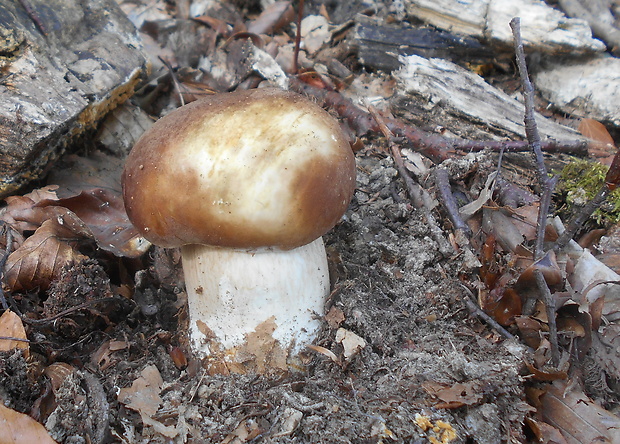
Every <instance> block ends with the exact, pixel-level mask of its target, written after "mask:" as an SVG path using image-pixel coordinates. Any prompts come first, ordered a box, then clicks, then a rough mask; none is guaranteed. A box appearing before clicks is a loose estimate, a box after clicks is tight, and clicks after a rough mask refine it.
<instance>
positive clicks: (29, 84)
mask: <svg viewBox="0 0 620 444" xmlns="http://www.w3.org/2000/svg"><path fill="white" fill-rule="evenodd" d="M0 37H1V38H0V153H1V155H0V197H1V196H6V195H8V194H9V193H11V192H13V191H15V190H16V189H18V188H19V187H21V186H22V185H24V184H26V183H28V182H29V181H31V180H33V179H36V178H38V177H40V176H41V175H42V174H43V173H44V172H45V171H46V169H47V168H49V167H50V166H51V165H52V164H53V162H54V160H56V159H57V158H58V157H59V156H60V155H61V154H62V152H63V151H64V149H65V148H66V146H67V145H68V143H69V141H70V140H71V138H73V137H74V136H77V135H79V134H81V133H83V132H84V131H86V130H88V129H90V128H92V127H93V126H94V124H95V123H96V122H97V121H98V120H99V119H100V118H101V117H103V116H104V115H105V114H106V113H107V112H108V111H109V110H111V109H113V108H115V107H116V105H117V104H119V103H121V102H123V101H124V100H125V99H127V97H129V96H131V94H133V91H134V87H135V85H136V84H137V83H138V81H139V80H140V78H141V76H143V75H144V74H145V71H146V68H145V67H146V65H147V62H146V59H145V57H144V55H143V54H142V53H141V49H140V48H141V42H140V39H139V37H138V36H137V33H136V30H135V28H134V27H133V25H132V24H131V23H130V22H129V21H128V20H127V18H126V16H125V15H124V14H123V13H122V11H121V10H120V9H119V8H118V6H117V4H116V2H115V1H114V0H85V1H81V2H78V1H65V0H28V1H25V2H21V1H15V0H0Z"/></svg>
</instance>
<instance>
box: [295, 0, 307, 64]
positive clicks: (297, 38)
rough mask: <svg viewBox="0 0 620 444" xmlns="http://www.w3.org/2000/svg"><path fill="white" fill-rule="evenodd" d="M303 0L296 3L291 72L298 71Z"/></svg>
mask: <svg viewBox="0 0 620 444" xmlns="http://www.w3.org/2000/svg"><path fill="white" fill-rule="evenodd" d="M304 3H305V0H299V5H297V33H296V34H295V52H294V53H293V73H295V74H297V73H298V72H299V47H300V46H301V20H302V19H303V17H304Z"/></svg>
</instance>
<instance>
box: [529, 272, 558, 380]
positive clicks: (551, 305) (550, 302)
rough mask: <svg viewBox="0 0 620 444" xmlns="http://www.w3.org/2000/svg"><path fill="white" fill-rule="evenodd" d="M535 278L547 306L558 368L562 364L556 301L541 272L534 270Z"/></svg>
mask: <svg viewBox="0 0 620 444" xmlns="http://www.w3.org/2000/svg"><path fill="white" fill-rule="evenodd" d="M534 277H535V278H536V285H537V287H538V290H539V291H540V293H541V295H542V300H543V302H544V304H545V309H546V312H547V325H548V326H549V342H550V343H551V361H552V362H553V365H554V366H555V367H556V368H557V367H558V365H559V364H560V347H559V345H558V327H557V324H556V322H555V299H554V298H553V295H552V294H551V291H549V286H548V285H547V282H546V281H545V277H544V276H543V274H542V272H541V271H540V270H534Z"/></svg>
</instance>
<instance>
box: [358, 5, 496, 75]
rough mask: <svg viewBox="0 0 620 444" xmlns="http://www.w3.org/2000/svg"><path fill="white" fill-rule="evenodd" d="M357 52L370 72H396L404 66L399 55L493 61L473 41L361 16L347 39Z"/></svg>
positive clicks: (487, 52)
mask: <svg viewBox="0 0 620 444" xmlns="http://www.w3.org/2000/svg"><path fill="white" fill-rule="evenodd" d="M347 40H348V41H349V43H350V44H351V47H353V48H355V49H356V50H357V55H358V58H359V61H360V62H361V63H362V64H363V65H365V66H367V67H370V68H373V69H382V70H386V71H393V70H395V69H398V68H399V67H400V65H401V63H400V62H399V60H398V56H399V55H412V54H415V55H419V56H422V57H427V58H428V57H438V58H442V59H447V60H452V61H454V60H457V59H467V60H468V61H469V62H473V61H475V60H478V59H480V60H482V59H486V60H490V59H491V57H492V55H491V53H490V52H489V51H488V49H485V48H484V47H483V46H482V44H481V43H480V42H479V41H478V40H476V39H473V38H470V37H463V36H460V35H457V34H453V33H451V32H447V31H441V30H438V29H436V28H430V27H418V28H414V27H412V26H406V25H404V24H399V25H390V24H386V23H385V20H380V19H378V18H376V17H368V16H366V15H362V14H358V15H357V16H356V17H355V30H354V32H353V33H351V35H350V36H349V37H348V38H347Z"/></svg>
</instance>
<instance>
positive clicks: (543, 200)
mask: <svg viewBox="0 0 620 444" xmlns="http://www.w3.org/2000/svg"><path fill="white" fill-rule="evenodd" d="M510 27H511V28H512V34H513V36H514V46H515V55H516V60H517V66H518V68H519V74H520V75H521V86H522V87H523V97H524V99H525V117H524V119H523V120H524V123H525V134H526V135H527V140H528V142H529V144H530V146H531V147H532V151H533V152H534V156H535V158H536V167H537V169H538V180H539V183H540V186H541V190H542V191H541V197H540V203H539V207H538V219H537V226H536V245H535V248H534V259H535V260H538V259H541V258H542V257H543V256H544V254H545V252H544V242H545V231H546V228H547V216H548V215H549V207H550V205H551V197H552V196H551V195H552V193H553V189H554V188H555V185H556V183H557V177H549V174H548V173H547V167H546V166H545V158H544V156H543V153H542V149H541V143H540V134H539V133H538V126H537V125H536V119H535V118H534V87H533V86H532V82H530V79H529V74H528V72H527V64H526V63H525V52H524V50H523V41H522V39H521V19H520V18H519V17H515V18H513V19H512V20H511V21H510ZM534 274H535V277H536V283H537V285H538V289H539V290H540V292H541V294H542V299H543V302H544V304H545V308H546V310H547V324H548V326H549V342H550V343H551V358H552V360H553V365H555V366H556V367H557V366H558V365H559V363H560V349H559V345H558V329H557V323H556V319H555V300H554V299H553V296H552V295H551V292H550V291H549V287H548V286H547V282H546V281H545V278H544V277H543V275H542V273H541V272H540V270H535V271H534Z"/></svg>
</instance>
